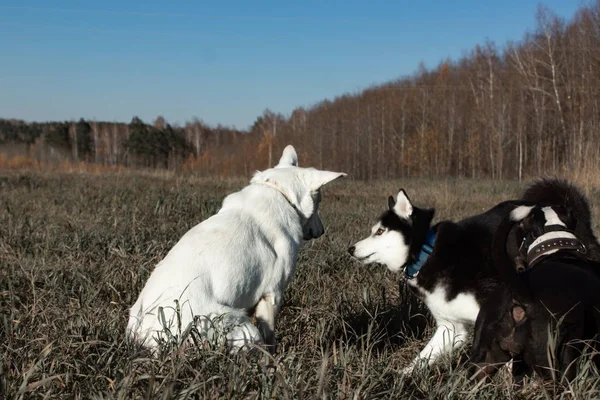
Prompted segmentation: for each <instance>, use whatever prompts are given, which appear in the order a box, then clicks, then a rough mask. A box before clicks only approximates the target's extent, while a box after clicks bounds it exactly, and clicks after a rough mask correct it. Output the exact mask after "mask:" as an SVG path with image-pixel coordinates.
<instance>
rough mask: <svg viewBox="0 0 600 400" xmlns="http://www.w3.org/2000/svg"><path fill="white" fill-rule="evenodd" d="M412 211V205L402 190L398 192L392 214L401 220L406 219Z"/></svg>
mask: <svg viewBox="0 0 600 400" xmlns="http://www.w3.org/2000/svg"><path fill="white" fill-rule="evenodd" d="M412 211H413V207H412V204H411V203H410V200H409V199H408V196H407V195H406V192H405V191H404V190H400V191H399V192H398V196H397V200H396V204H395V205H394V212H395V213H396V214H398V216H400V217H401V218H408V217H410V216H411V214H412Z"/></svg>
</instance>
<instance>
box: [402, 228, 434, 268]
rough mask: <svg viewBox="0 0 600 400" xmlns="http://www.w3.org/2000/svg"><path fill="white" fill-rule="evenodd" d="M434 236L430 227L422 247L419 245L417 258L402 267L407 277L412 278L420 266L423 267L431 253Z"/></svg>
mask: <svg viewBox="0 0 600 400" xmlns="http://www.w3.org/2000/svg"><path fill="white" fill-rule="evenodd" d="M435 236H436V234H435V231H434V230H433V229H430V230H429V232H427V237H426V238H425V243H424V244H423V247H421V251H420V252H419V255H418V256H417V259H416V260H415V261H414V262H413V263H412V264H409V265H407V266H406V268H404V272H405V273H406V276H407V277H408V279H413V278H415V277H416V276H417V274H418V273H419V271H420V270H421V267H423V264H425V261H427V259H428V258H429V256H430V255H431V253H433V245H434V244H435Z"/></svg>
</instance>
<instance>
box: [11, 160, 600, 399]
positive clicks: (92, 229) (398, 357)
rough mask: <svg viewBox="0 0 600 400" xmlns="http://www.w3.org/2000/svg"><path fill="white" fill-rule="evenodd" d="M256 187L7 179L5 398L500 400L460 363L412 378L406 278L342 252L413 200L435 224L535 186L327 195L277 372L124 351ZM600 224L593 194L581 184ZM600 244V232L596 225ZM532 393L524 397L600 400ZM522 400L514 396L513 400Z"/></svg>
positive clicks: (204, 353)
mask: <svg viewBox="0 0 600 400" xmlns="http://www.w3.org/2000/svg"><path fill="white" fill-rule="evenodd" d="M246 182H247V180H243V179H236V180H222V179H200V178H196V177H194V176H193V175H184V176H182V175H179V174H172V173H164V174H156V173H149V172H127V171H125V172H123V171H121V172H118V173H117V172H115V173H110V172H109V173H105V174H103V175H98V174H92V173H85V174H81V173H48V172H23V171H3V172H2V171H0V398H2V393H3V392H4V395H5V396H6V397H7V398H19V399H20V398H65V399H73V398H92V397H94V398H139V397H145V398H173V397H177V398H185V397H186V396H189V397H190V398H227V399H235V398H267V397H268V398H294V399H295V398H315V397H322V398H351V397H352V398H368V399H371V398H442V397H444V398H460V399H461V400H464V399H467V398H474V399H481V398H498V397H507V396H509V395H511V393H512V392H513V390H514V389H513V388H512V387H511V385H510V384H509V383H508V382H509V381H508V380H507V377H506V374H504V375H502V374H501V375H499V376H498V377H497V378H496V379H495V380H494V381H493V382H491V383H488V384H485V385H482V386H476V385H474V384H473V383H472V382H469V381H468V374H467V373H466V372H465V371H464V369H461V368H459V367H458V366H459V364H460V361H461V357H462V358H464V354H463V355H460V354H459V355H458V356H457V357H455V358H454V359H452V360H446V361H443V362H441V363H439V364H437V365H435V366H434V367H432V368H431V369H429V370H427V371H420V372H418V373H416V374H415V375H414V376H412V377H404V376H402V375H401V374H400V372H399V371H400V370H401V369H402V368H403V367H404V366H406V365H407V364H408V362H409V361H410V360H411V359H412V358H413V357H414V356H415V355H416V354H417V353H418V350H419V348H420V347H421V346H422V345H423V344H424V343H425V342H426V340H427V338H428V335H429V334H430V329H431V319H430V316H429V314H428V312H427V310H426V308H425V307H424V306H423V305H422V304H421V303H420V302H419V301H417V300H416V299H415V298H414V297H413V296H412V295H411V294H410V292H409V291H407V289H406V287H405V284H404V282H403V281H402V279H400V276H399V275H396V274H393V273H391V272H388V271H387V270H385V268H383V267H381V266H378V265H371V266H363V265H361V264H359V263H358V262H356V261H354V260H352V259H351V258H350V257H349V255H348V254H347V252H346V249H347V248H348V247H349V246H350V245H351V244H353V243H354V242H356V241H357V240H359V239H361V238H362V237H364V236H365V235H367V234H368V233H369V232H370V227H371V226H372V224H373V223H374V222H375V220H376V219H377V217H378V215H379V214H380V213H381V212H382V211H384V210H385V207H386V205H387V196H388V195H390V194H393V195H394V196H395V195H396V193H397V192H398V189H400V188H405V189H406V190H407V192H408V195H409V196H410V197H411V200H412V201H413V202H414V203H415V204H416V205H418V206H427V207H435V208H436V210H437V212H436V221H439V220H440V219H459V218H461V217H465V216H468V215H472V214H475V213H478V212H481V211H484V210H485V209H487V208H489V207H491V206H492V205H494V204H495V203H497V202H499V201H501V200H504V199H508V198H513V197H515V196H517V195H518V194H519V193H520V192H521V191H522V190H523V188H524V187H525V184H526V183H523V184H518V183H515V182H504V181H477V182H474V181H469V180H434V181H432V180H426V179H421V180H416V179H411V180H405V181H385V182H376V183H366V182H355V181H352V180H345V181H340V182H336V183H334V184H332V185H331V186H330V187H326V188H325V190H324V193H323V201H322V203H321V216H322V219H323V222H324V224H325V228H326V234H325V235H324V236H323V237H321V238H320V239H318V240H315V241H312V242H310V243H307V244H306V245H305V247H304V248H303V250H302V251H301V253H300V258H299V261H298V266H297V274H296V277H295V279H294V281H293V282H292V284H291V285H290V286H289V287H288V289H287V291H286V293H285V303H284V308H283V310H282V313H281V318H280V320H279V323H278V326H277V340H278V342H279V349H278V353H277V354H276V355H275V356H273V357H268V356H266V355H259V354H247V353H243V354H241V355H238V356H232V355H229V354H228V353H227V352H224V351H223V349H220V348H209V349H202V350H198V349H195V348H188V349H186V350H181V351H173V352H171V353H169V354H161V355H159V356H158V357H153V356H151V355H150V354H148V353H147V352H145V351H143V350H142V349H139V348H136V347H135V346H133V345H131V344H129V343H127V341H126V340H125V335H124V332H125V325H126V322H127V315H128V307H130V306H131V305H132V304H133V303H134V301H135V299H136V297H137V295H138V293H139V292H140V290H141V288H142V286H143V284H144V282H145V281H146V279H147V278H148V276H149V274H150V272H151V271H152V269H153V267H154V265H155V264H156V263H157V262H158V261H159V260H160V259H161V258H162V257H164V256H165V254H166V253H167V252H168V250H169V249H170V248H171V247H172V246H173V245H174V244H175V243H176V242H177V240H178V239H179V238H180V237H181V236H182V235H183V234H184V233H185V232H186V231H187V230H188V229H189V228H191V227H192V226H194V225H195V224H197V223H198V222H200V221H202V220H203V219H205V218H207V217H209V216H210V215H212V214H213V213H215V212H216V211H217V210H218V208H219V207H220V203H221V201H222V199H223V197H224V196H225V195H226V194H227V193H229V192H231V191H234V190H237V189H239V188H241V187H243V186H244V185H245V183H246ZM582 187H583V189H584V190H585V191H586V193H587V194H588V195H589V196H590V198H591V203H592V205H593V207H592V208H593V212H594V215H598V207H597V205H599V204H600V193H599V192H598V190H597V189H596V188H597V187H598V186H596V185H594V184H590V183H585V182H584V183H583V186H582ZM594 228H595V229H596V231H597V230H598V226H597V225H596V226H594ZM599 390H600V379H599V378H598V376H597V375H592V376H591V377H587V378H585V379H580V380H578V381H576V382H575V383H574V384H573V385H572V386H571V387H569V388H564V387H542V386H540V385H537V384H535V383H534V384H531V385H526V386H525V388H524V389H522V390H521V391H519V392H515V393H516V395H517V396H519V397H520V396H522V397H527V398H547V397H553V396H554V395H555V394H557V393H562V394H563V395H564V396H566V397H569V396H570V395H576V396H580V397H586V398H589V397H597V396H598V391H599ZM515 393H513V394H515Z"/></svg>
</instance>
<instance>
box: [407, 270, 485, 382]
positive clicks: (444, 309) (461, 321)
mask: <svg viewBox="0 0 600 400" xmlns="http://www.w3.org/2000/svg"><path fill="white" fill-rule="evenodd" d="M412 282H413V280H411V281H409V283H412ZM412 284H413V285H416V283H412ZM421 293H422V294H423V295H424V302H425V305H426V306H427V307H428V308H429V311H430V312H431V314H432V315H433V317H434V319H435V322H436V325H437V327H436V330H435V333H434V334H433V336H432V337H431V339H430V340H429V342H428V343H427V344H426V345H425V347H424V348H423V350H421V352H420V353H419V355H418V356H417V357H415V359H414V360H413V361H412V362H411V363H410V364H409V365H408V366H407V367H406V368H404V369H403V370H402V372H404V373H410V372H412V370H413V369H414V368H415V367H417V366H418V365H420V364H422V363H427V364H429V365H431V364H433V362H434V361H435V360H437V359H438V358H439V357H440V356H442V355H445V354H450V353H451V352H452V351H453V350H454V349H457V348H460V347H461V346H462V345H464V343H465V342H466V340H467V338H468V335H469V328H470V327H471V326H472V325H474V324H475V320H476V318H477V314H478V313H479V304H478V303H477V300H476V299H475V296H474V295H473V294H471V293H461V294H459V295H458V296H456V297H455V298H453V299H452V300H450V301H448V300H446V289H445V287H444V286H443V285H439V286H437V287H436V288H435V290H434V291H433V292H427V291H425V290H423V289H421Z"/></svg>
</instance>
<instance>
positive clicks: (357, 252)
mask: <svg viewBox="0 0 600 400" xmlns="http://www.w3.org/2000/svg"><path fill="white" fill-rule="evenodd" d="M379 229H384V232H383V233H382V234H380V235H377V231H378V230H379ZM354 248H355V249H354V252H353V254H352V255H353V256H354V257H356V258H357V259H358V260H359V261H360V262H362V263H363V264H370V263H380V264H384V265H385V266H386V267H388V269H389V270H390V271H393V272H398V271H400V269H401V268H402V266H403V265H404V264H405V263H406V259H407V258H408V250H409V246H408V245H407V244H406V243H405V241H404V238H403V237H402V234H401V233H400V232H396V231H390V230H388V229H385V228H383V227H382V226H381V223H377V224H376V225H375V226H373V228H371V235H370V236H368V237H367V238H365V239H363V240H361V241H360V242H358V243H356V244H355V245H354Z"/></svg>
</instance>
